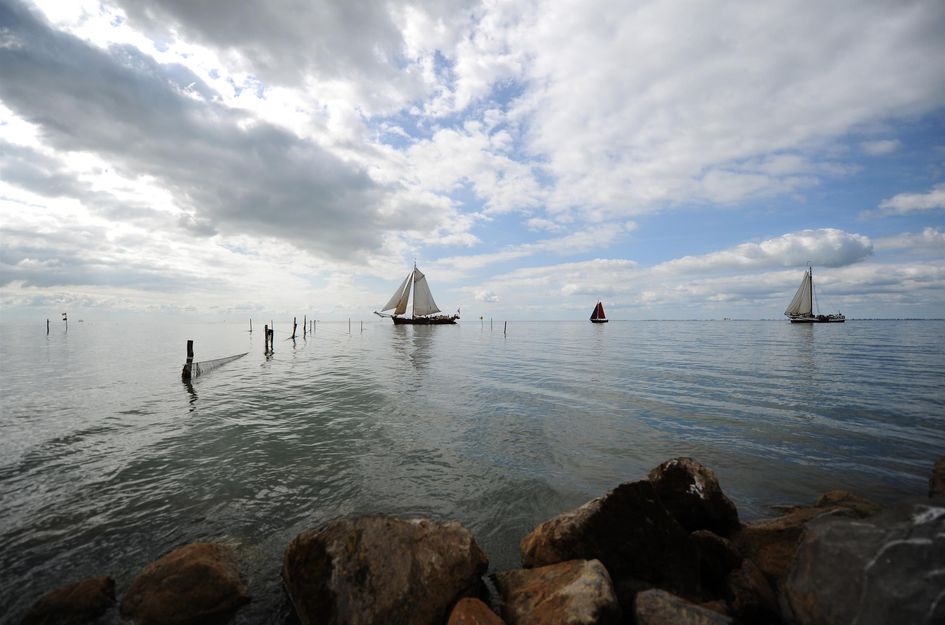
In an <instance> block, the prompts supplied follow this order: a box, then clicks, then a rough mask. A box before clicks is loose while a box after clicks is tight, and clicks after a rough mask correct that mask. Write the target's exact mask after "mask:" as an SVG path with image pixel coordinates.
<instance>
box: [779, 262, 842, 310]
mask: <svg viewBox="0 0 945 625" xmlns="http://www.w3.org/2000/svg"><path fill="white" fill-rule="evenodd" d="M784 314H785V315H787V318H788V319H790V320H791V323H843V322H844V321H846V320H847V318H846V317H844V316H843V315H842V314H840V313H837V314H835V315H815V314H814V270H813V268H812V267H808V268H807V271H805V272H804V279H803V280H801V286H799V287H798V288H797V293H795V294H794V299H792V300H791V303H790V304H788V307H787V310H785V311H784Z"/></svg>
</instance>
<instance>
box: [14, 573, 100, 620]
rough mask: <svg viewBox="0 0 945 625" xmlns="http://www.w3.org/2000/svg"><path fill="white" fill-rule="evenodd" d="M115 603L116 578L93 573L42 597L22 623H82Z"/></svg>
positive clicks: (94, 617) (92, 618) (97, 615)
mask: <svg viewBox="0 0 945 625" xmlns="http://www.w3.org/2000/svg"><path fill="white" fill-rule="evenodd" d="M114 605H115V580H113V579H112V578H111V577H92V578H89V579H86V580H82V581H81V582H76V583H75V584H68V585H66V586H63V587H61V588H57V589H56V590H53V591H52V592H49V593H47V594H45V595H43V596H42V597H40V598H39V599H38V600H37V601H36V603H34V604H33V606H32V607H31V608H30V609H29V611H28V612H27V613H26V616H24V617H23V620H22V621H20V625H82V624H84V623H89V622H92V621H93V620H94V619H96V618H98V617H99V616H101V615H102V614H104V613H105V612H107V611H108V610H109V609H110V608H111V607H112V606H114Z"/></svg>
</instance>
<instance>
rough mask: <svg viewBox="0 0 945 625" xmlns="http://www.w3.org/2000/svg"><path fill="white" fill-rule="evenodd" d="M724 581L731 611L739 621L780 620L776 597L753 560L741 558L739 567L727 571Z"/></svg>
mask: <svg viewBox="0 0 945 625" xmlns="http://www.w3.org/2000/svg"><path fill="white" fill-rule="evenodd" d="M726 582H727V584H728V593H729V598H730V601H731V606H732V613H733V614H734V615H735V616H736V617H737V619H738V620H739V621H740V622H745V623H777V622H780V620H781V615H780V609H779V607H778V597H777V595H776V594H775V592H774V589H773V588H772V587H771V584H770V583H769V582H768V578H767V577H765V574H764V573H762V572H761V569H759V568H758V567H757V566H756V565H755V563H754V562H752V561H751V560H743V561H742V564H741V566H740V567H739V568H737V569H735V570H734V571H732V572H731V573H729V575H728V577H727V579H726Z"/></svg>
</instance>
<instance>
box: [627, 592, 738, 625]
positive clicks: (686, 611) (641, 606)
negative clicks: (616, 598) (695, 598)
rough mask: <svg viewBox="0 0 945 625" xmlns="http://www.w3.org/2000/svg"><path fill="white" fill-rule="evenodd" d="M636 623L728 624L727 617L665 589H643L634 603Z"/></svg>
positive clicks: (669, 624)
mask: <svg viewBox="0 0 945 625" xmlns="http://www.w3.org/2000/svg"><path fill="white" fill-rule="evenodd" d="M634 616H635V617H636V624H637V625H729V624H730V623H731V622H732V619H730V618H729V617H727V616H725V615H723V614H720V613H718V612H716V611H715V610H710V609H707V608H702V607H699V606H697V605H695V604H692V603H689V602H688V601H686V600H685V599H683V598H681V597H677V596H676V595H673V594H671V593H668V592H666V591H665V590H658V589H653V590H645V591H643V592H641V593H639V594H638V595H637V600H636V603H635V605H634Z"/></svg>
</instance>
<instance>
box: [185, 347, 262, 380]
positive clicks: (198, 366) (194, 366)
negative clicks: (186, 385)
mask: <svg viewBox="0 0 945 625" xmlns="http://www.w3.org/2000/svg"><path fill="white" fill-rule="evenodd" d="M248 353H249V352H245V353H242V354H237V355H236V356H227V357H226V358H216V359H214V360H204V361H203V362H195V363H191V365H190V377H192V378H196V377H197V376H198V375H203V374H204V373H209V372H210V371H213V370H214V369H216V368H217V367H222V366H223V365H225V364H226V363H228V362H233V361H234V360H236V359H238V358H242V357H243V356H245V355H246V354H248ZM186 367H187V365H184V368H185V369H186Z"/></svg>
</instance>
